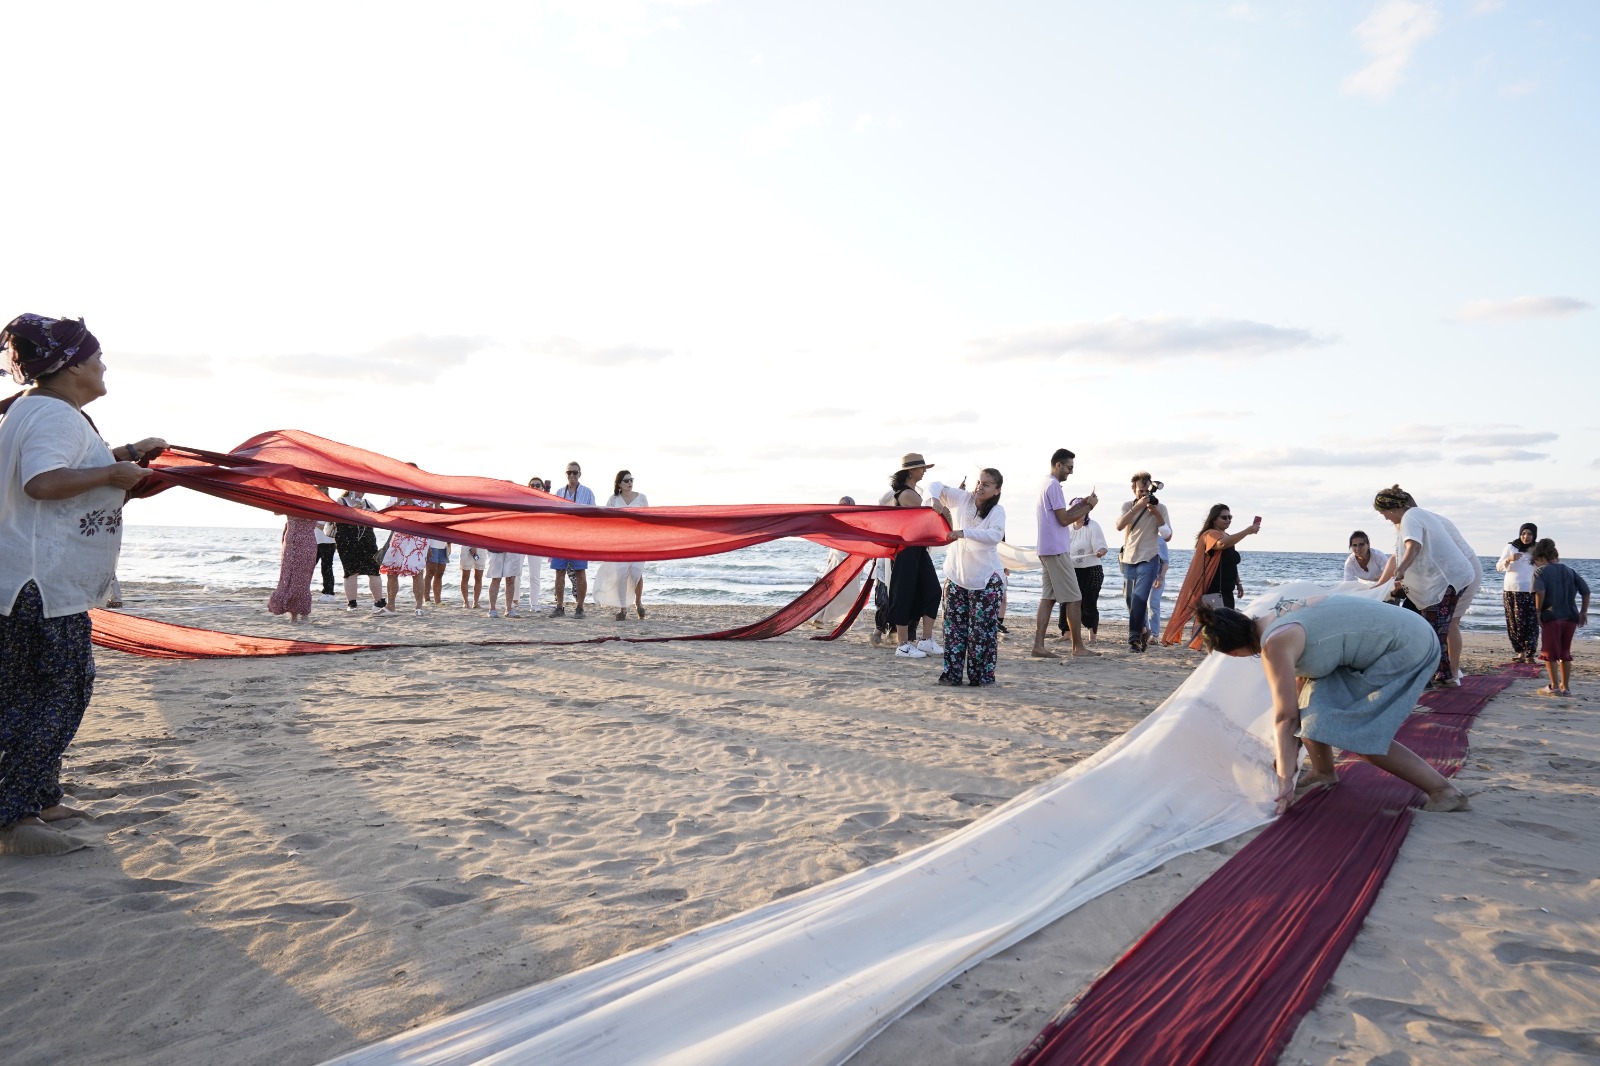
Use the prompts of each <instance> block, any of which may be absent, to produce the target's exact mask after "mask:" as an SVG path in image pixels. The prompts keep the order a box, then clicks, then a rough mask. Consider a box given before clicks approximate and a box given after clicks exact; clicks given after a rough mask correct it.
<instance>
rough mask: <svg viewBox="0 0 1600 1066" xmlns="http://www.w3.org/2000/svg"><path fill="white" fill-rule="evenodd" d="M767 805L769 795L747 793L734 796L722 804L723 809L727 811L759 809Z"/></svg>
mask: <svg viewBox="0 0 1600 1066" xmlns="http://www.w3.org/2000/svg"><path fill="white" fill-rule="evenodd" d="M766 805H767V797H765V796H755V795H746V796H735V797H733V798H732V799H731V800H729V801H728V802H727V803H724V804H723V805H722V809H723V810H725V811H759V810H760V809H761V808H763V807H765V806H766Z"/></svg>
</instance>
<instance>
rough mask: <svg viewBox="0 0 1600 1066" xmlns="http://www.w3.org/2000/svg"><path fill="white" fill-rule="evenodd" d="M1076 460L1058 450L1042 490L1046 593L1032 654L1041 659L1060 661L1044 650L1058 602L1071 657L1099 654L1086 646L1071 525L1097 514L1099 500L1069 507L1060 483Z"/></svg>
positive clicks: (1041, 560)
mask: <svg viewBox="0 0 1600 1066" xmlns="http://www.w3.org/2000/svg"><path fill="white" fill-rule="evenodd" d="M1076 458H1077V456H1075V455H1073V454H1072V453H1071V452H1069V451H1067V449H1065V448H1057V449H1056V450H1055V454H1053V455H1051V456H1050V476H1049V477H1048V478H1046V479H1045V482H1044V486H1043V487H1042V488H1041V489H1040V490H1039V565H1040V567H1041V568H1042V569H1043V571H1044V578H1043V583H1044V591H1043V592H1042V593H1041V594H1040V597H1039V612H1038V614H1037V616H1036V617H1035V618H1034V626H1033V654H1034V656H1035V657H1036V658H1040V659H1054V658H1057V656H1056V653H1055V652H1053V651H1046V650H1045V646H1044V635H1045V632H1046V631H1047V630H1048V629H1049V628H1050V614H1051V612H1052V610H1053V609H1054V608H1055V605H1056V603H1057V602H1058V601H1059V602H1060V603H1061V604H1063V605H1064V606H1065V607H1066V609H1067V627H1068V629H1069V630H1070V631H1071V633H1072V654H1073V655H1074V656H1078V655H1098V654H1100V653H1099V652H1096V651H1090V650H1089V649H1088V647H1086V646H1085V645H1084V643H1083V593H1082V592H1081V591H1080V590H1079V589H1078V575H1077V574H1076V573H1074V572H1073V569H1072V523H1074V522H1076V521H1077V520H1078V519H1079V518H1081V517H1083V516H1084V515H1086V514H1088V513H1089V512H1090V511H1092V510H1094V506H1095V504H1097V503H1099V502H1100V497H1099V496H1096V495H1095V494H1094V493H1092V492H1091V493H1089V495H1087V496H1085V497H1084V498H1083V500H1082V502H1080V503H1077V504H1075V505H1073V506H1071V507H1068V506H1067V498H1066V494H1065V493H1064V492H1063V491H1062V490H1061V483H1062V482H1063V481H1065V480H1067V478H1068V477H1070V476H1071V475H1072V464H1073V460H1074V459H1076Z"/></svg>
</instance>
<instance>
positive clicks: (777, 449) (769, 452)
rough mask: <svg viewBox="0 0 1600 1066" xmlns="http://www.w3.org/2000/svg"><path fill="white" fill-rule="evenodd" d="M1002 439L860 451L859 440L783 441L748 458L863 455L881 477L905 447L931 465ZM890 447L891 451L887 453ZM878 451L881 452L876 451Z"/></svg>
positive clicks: (994, 447) (919, 443) (926, 442)
mask: <svg viewBox="0 0 1600 1066" xmlns="http://www.w3.org/2000/svg"><path fill="white" fill-rule="evenodd" d="M1007 446H1008V444H1007V443H1006V442H1002V441H992V440H957V439H955V438H953V437H944V438H940V439H938V440H916V439H912V440H909V441H907V442H906V443H905V444H904V446H898V445H893V444H891V445H890V446H889V447H888V448H883V447H880V448H879V451H878V452H877V453H871V454H864V453H863V452H862V448H861V445H860V444H859V443H850V444H800V443H795V444H783V445H773V446H771V447H765V448H760V449H757V450H756V451H753V452H751V453H750V454H751V458H753V459H755V460H756V461H757V462H767V461H770V460H794V459H849V460H851V461H853V462H861V461H862V460H863V459H865V460H867V461H869V462H874V463H876V464H877V465H878V466H880V467H882V468H883V471H884V477H886V478H887V477H888V476H889V474H890V473H891V472H892V471H894V470H897V469H899V466H900V456H901V455H902V454H904V453H905V452H906V451H907V450H911V451H919V452H921V453H922V454H923V455H925V456H927V457H928V458H929V459H931V460H932V461H933V462H934V464H935V465H938V464H941V463H942V464H943V465H944V466H946V467H948V466H949V464H950V463H951V462H952V459H951V458H950V457H951V456H953V455H954V456H961V455H971V454H973V453H982V452H992V451H996V450H998V449H1000V448H1003V447H1007ZM890 449H893V452H894V454H892V455H891V454H889V451H890ZM880 453H881V454H880Z"/></svg>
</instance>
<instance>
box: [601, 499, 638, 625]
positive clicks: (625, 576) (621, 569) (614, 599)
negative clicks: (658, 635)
mask: <svg viewBox="0 0 1600 1066" xmlns="http://www.w3.org/2000/svg"><path fill="white" fill-rule="evenodd" d="M606 506H607V507H649V506H650V501H649V500H648V499H646V498H645V495H644V493H642V492H636V493H634V495H633V502H632V503H629V502H627V501H626V500H624V499H623V498H622V495H621V494H620V493H618V494H617V495H615V496H612V497H611V498H610V499H609V500H607V501H606ZM595 569H596V570H597V571H598V573H596V574H595V577H594V602H596V603H598V604H600V605H601V606H602V607H610V608H612V609H613V610H617V611H620V610H622V609H624V608H625V607H627V606H628V604H630V603H632V602H633V599H634V591H635V590H636V589H637V588H638V587H639V583H640V582H641V581H643V580H644V564H643V563H597V564H596V566H595Z"/></svg>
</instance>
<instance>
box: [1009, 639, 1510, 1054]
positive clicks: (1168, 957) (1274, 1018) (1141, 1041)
mask: <svg viewBox="0 0 1600 1066" xmlns="http://www.w3.org/2000/svg"><path fill="white" fill-rule="evenodd" d="M1526 676H1530V672H1529V670H1526V669H1522V668H1516V667H1506V668H1503V669H1501V670H1499V671H1497V672H1495V673H1493V674H1487V675H1482V676H1476V677H1469V678H1467V679H1465V680H1464V681H1463V682H1462V686H1461V687H1460V688H1458V689H1444V690H1441V691H1436V692H1429V693H1427V694H1425V695H1424V696H1423V697H1422V703H1423V705H1424V706H1426V707H1427V708H1428V710H1429V713H1427V714H1413V715H1412V716H1411V718H1410V719H1408V720H1407V721H1406V724H1405V725H1404V726H1403V727H1402V728H1401V730H1400V732H1399V734H1398V735H1397V737H1396V739H1397V740H1399V741H1400V742H1401V743H1402V744H1404V745H1406V746H1407V747H1409V748H1410V749H1411V750H1412V751H1415V752H1416V753H1417V754H1418V755H1421V756H1422V757H1423V758H1425V759H1427V760H1428V761H1429V762H1430V763H1432V764H1433V765H1434V767H1435V768H1437V769H1438V770H1439V772H1440V773H1443V774H1444V775H1446V776H1447V777H1448V776H1453V775H1454V774H1455V773H1456V771H1457V770H1459V769H1460V768H1461V760H1462V758H1463V756H1465V754H1466V750H1467V731H1468V729H1469V728H1470V727H1471V725H1472V720H1473V718H1475V717H1476V716H1477V714H1478V712H1479V711H1480V710H1482V708H1483V706H1484V705H1485V704H1486V703H1488V702H1489V700H1490V699H1491V698H1493V697H1494V696H1495V695H1496V694H1497V693H1499V692H1500V691H1502V690H1503V689H1504V688H1506V686H1507V685H1509V684H1510V683H1511V681H1512V679H1513V678H1515V677H1526ZM1421 799H1422V793H1421V792H1420V791H1418V790H1417V789H1415V788H1413V787H1412V786H1410V785H1408V784H1406V783H1405V782H1403V781H1401V780H1399V779H1398V778H1395V777H1391V776H1390V775H1388V774H1386V773H1384V772H1382V771H1381V770H1378V769H1377V768H1375V767H1373V766H1370V765H1368V764H1367V763H1365V762H1362V761H1360V760H1357V759H1351V758H1346V759H1344V760H1342V761H1341V763H1340V784H1339V785H1338V787H1336V788H1331V789H1325V790H1323V791H1322V792H1319V793H1316V794H1313V795H1311V796H1307V797H1306V798H1305V799H1304V800H1302V801H1301V802H1300V803H1297V804H1296V805H1295V806H1294V807H1292V808H1290V810H1289V813H1287V814H1286V815H1284V816H1283V817H1282V818H1279V819H1278V820H1277V821H1276V822H1274V823H1273V824H1272V825H1271V826H1269V827H1268V828H1267V829H1266V830H1264V831H1263V832H1262V833H1261V835H1260V836H1258V837H1256V839H1255V840H1252V841H1251V842H1250V843H1249V844H1248V845H1246V846H1245V847H1244V848H1242V849H1241V850H1240V851H1239V853H1238V854H1237V855H1235V856H1233V858H1231V859H1229V860H1228V861H1227V862H1226V863H1224V864H1223V865H1222V867H1221V868H1220V869H1218V870H1217V871H1216V872H1215V873H1213V874H1212V875H1211V876H1210V877H1209V878H1208V879H1207V880H1206V881H1205V883H1204V884H1202V885H1201V886H1200V887H1199V888H1198V889H1196V890H1195V891H1194V892H1193V893H1191V894H1190V895H1189V896H1188V898H1186V899H1185V900H1184V901H1183V902H1182V903H1180V904H1178V906H1177V907H1175V908H1173V910H1172V912H1171V913H1170V914H1168V915H1167V916H1166V917H1165V918H1163V919H1162V920H1161V921H1160V922H1158V923H1157V924H1156V925H1155V926H1154V927H1153V928H1152V929H1151V930H1150V931H1149V932H1148V933H1146V934H1145V936H1144V937H1143V938H1142V939H1141V940H1140V941H1139V942H1138V943H1137V944H1135V945H1134V946H1133V947H1132V948H1130V949H1129V950H1128V952H1127V954H1125V955H1123V957H1122V958H1121V959H1120V960H1118V961H1117V963H1116V964H1115V965H1114V966H1112V967H1111V969H1109V970H1107V971H1106V972H1105V973H1104V974H1102V975H1101V976H1100V978H1099V979H1098V980H1097V981H1095V982H1094V984H1093V985H1091V986H1090V987H1089V989H1088V991H1086V992H1085V993H1084V994H1083V996H1081V997H1080V998H1079V999H1078V1000H1077V1002H1076V1003H1074V1004H1071V1005H1069V1006H1068V1007H1066V1008H1064V1009H1063V1011H1062V1012H1061V1013H1060V1014H1058V1015H1057V1016H1056V1017H1055V1018H1054V1019H1052V1020H1051V1022H1050V1023H1049V1024H1048V1025H1047V1026H1045V1028H1044V1030H1043V1031H1041V1032H1040V1033H1039V1035H1038V1036H1037V1037H1035V1038H1034V1040H1033V1042H1032V1043H1031V1044H1029V1045H1028V1047H1027V1048H1026V1049H1025V1050H1024V1051H1023V1052H1022V1054H1021V1055H1019V1056H1018V1057H1017V1059H1016V1061H1015V1063H1014V1066H1046V1064H1049V1066H1067V1064H1072V1066H1088V1064H1096V1063H1099V1064H1113V1063H1116V1064H1125V1063H1132V1062H1137V1063H1147V1062H1148V1063H1162V1064H1163V1066H1176V1064H1189V1063H1210V1064H1215V1066H1247V1064H1262V1066H1265V1064H1269V1063H1274V1062H1276V1061H1277V1058H1278V1054H1279V1053H1280V1052H1281V1051H1282V1050H1283V1047H1284V1045H1285V1044H1287V1043H1288V1041H1289V1038H1290V1037H1291V1036H1293V1035H1294V1030H1295V1026H1297V1025H1298V1024H1299V1022H1300V1019H1301V1018H1302V1017H1304V1016H1305V1014H1306V1012H1307V1011H1309V1010H1310V1009H1311V1008H1312V1006H1314V1005H1315V1004H1316V1001H1317V997H1318V996H1320V995H1321V994H1322V990H1323V988H1324V986H1325V985H1326V984H1327V983H1328V981H1329V979H1331V978H1332V976H1333V973H1334V970H1335V969H1337V968H1338V965H1339V960H1340V959H1341V958H1342V957H1343V956H1344V952H1345V949H1346V948H1348V947H1349V946H1350V942H1351V941H1352V940H1354V939H1355V936H1356V932H1357V931H1358V930H1359V929H1360V928H1361V923H1362V920H1363V919H1364V918H1365V917H1366V914H1367V911H1368V910H1370V909H1371V907H1372V904H1373V902H1374V901H1375V900H1376V899H1377V895H1378V890H1379V888H1381V887H1382V885H1383V881H1384V878H1385V877H1386V876H1388V873H1389V867H1390V866H1391V865H1393V863H1394V857H1395V854H1396V853H1397V852H1398V851H1399V849H1400V842H1401V841H1402V840H1403V839H1405V835H1406V830H1407V829H1408V828H1409V827H1410V825H1411V809H1412V806H1413V805H1414V804H1417V803H1419V802H1420V801H1421ZM1429 817H1439V818H1463V817H1464V818H1470V817H1472V815H1470V814H1441V815H1429Z"/></svg>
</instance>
